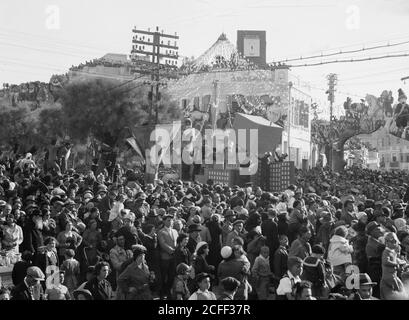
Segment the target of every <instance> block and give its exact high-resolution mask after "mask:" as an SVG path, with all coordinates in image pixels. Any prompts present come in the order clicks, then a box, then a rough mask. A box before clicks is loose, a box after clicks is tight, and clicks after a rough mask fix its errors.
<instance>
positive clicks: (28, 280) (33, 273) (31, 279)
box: [10, 267, 45, 301]
mask: <svg viewBox="0 0 409 320" xmlns="http://www.w3.org/2000/svg"><path fill="white" fill-rule="evenodd" d="M40 281H45V275H44V273H43V272H42V271H41V269H40V268H38V267H29V268H28V269H27V273H26V277H25V278H24V280H23V282H21V283H19V284H18V285H17V286H15V287H14V288H13V289H12V291H11V299H10V300H26V301H28V300H35V294H34V287H36V286H38V285H39V284H40Z"/></svg>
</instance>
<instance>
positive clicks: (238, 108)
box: [168, 34, 317, 169]
mask: <svg viewBox="0 0 409 320" xmlns="http://www.w3.org/2000/svg"><path fill="white" fill-rule="evenodd" d="M243 38H244V36H243ZM253 49H254V48H253ZM260 49H262V48H260ZM261 53H262V52H261V51H260V55H261V56H262V54H261ZM263 59H265V57H264V58H263ZM247 66H248V62H247V61H246V60H245V59H244V58H243V55H241V54H240V53H239V51H238V49H237V48H236V46H235V45H234V44H232V43H231V42H230V41H229V40H228V39H227V37H226V35H225V34H222V35H221V36H220V37H219V38H218V39H217V41H216V42H215V43H214V44H213V45H212V46H211V47H210V48H209V49H208V50H206V51H205V52H204V53H203V54H202V55H201V56H199V57H198V58H197V59H196V60H195V61H193V62H192V64H191V71H193V72H191V73H190V74H189V73H188V74H187V76H185V77H184V78H181V79H178V80H174V81H170V82H169V83H168V92H169V93H170V94H171V95H172V96H173V98H174V99H176V100H178V101H179V103H180V106H181V108H182V109H183V110H184V112H185V115H186V116H189V117H190V118H192V117H193V118H194V119H197V123H198V127H203V126H204V127H205V128H206V127H210V128H219V129H226V127H228V126H229V123H228V118H229V117H230V116H232V117H234V114H235V113H244V114H249V113H250V112H251V110H254V109H260V110H262V111H265V112H266V117H267V118H268V120H270V121H271V122H272V123H277V122H280V121H281V123H282V124H283V125H284V131H283V134H282V139H281V140H282V143H281V145H279V146H273V145H271V150H270V151H271V152H274V151H275V150H278V153H287V154H289V158H287V160H290V161H294V163H295V165H296V167H297V168H304V169H308V168H309V167H312V166H313V165H314V164H313V162H314V163H315V162H316V161H317V159H315V158H314V159H313V157H312V147H311V117H310V105H311V96H310V95H309V94H308V92H306V91H305V90H300V89H299V88H298V87H297V86H296V85H293V86H292V87H291V90H290V87H289V80H290V79H291V77H292V75H291V74H289V70H288V69H285V68H281V69H275V70H269V69H267V68H266V69H262V68H260V69H256V70H253V69H251V68H247ZM290 101H291V103H290ZM289 106H290V108H289ZM202 119H208V121H207V122H203V121H202ZM313 160H314V161H313Z"/></svg>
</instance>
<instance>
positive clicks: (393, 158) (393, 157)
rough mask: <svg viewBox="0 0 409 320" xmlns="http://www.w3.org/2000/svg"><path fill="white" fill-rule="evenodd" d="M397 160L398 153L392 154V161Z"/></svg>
mask: <svg viewBox="0 0 409 320" xmlns="http://www.w3.org/2000/svg"><path fill="white" fill-rule="evenodd" d="M396 161H397V159H396V154H393V155H392V162H396Z"/></svg>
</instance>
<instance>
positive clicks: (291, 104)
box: [287, 81, 293, 161]
mask: <svg viewBox="0 0 409 320" xmlns="http://www.w3.org/2000/svg"><path fill="white" fill-rule="evenodd" d="M292 87H293V83H292V82H291V81H290V82H289V83H288V120H287V122H288V131H287V145H288V153H287V155H288V161H291V139H290V137H291V135H290V133H291V117H292V112H291V109H292V107H293V103H292V97H291V89H292Z"/></svg>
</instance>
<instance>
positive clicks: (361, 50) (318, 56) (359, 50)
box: [275, 41, 409, 63]
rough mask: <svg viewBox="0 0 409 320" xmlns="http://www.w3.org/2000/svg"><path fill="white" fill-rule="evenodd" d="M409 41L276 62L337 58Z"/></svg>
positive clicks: (404, 42)
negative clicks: (341, 55)
mask: <svg viewBox="0 0 409 320" xmlns="http://www.w3.org/2000/svg"><path fill="white" fill-rule="evenodd" d="M408 43H409V41H403V42H398V43H394V44H389V43H388V44H386V45H380V46H374V47H369V48H365V47H364V48H362V49H358V50H347V51H342V50H341V51H339V52H335V53H327V54H320V55H314V56H308V57H300V58H294V59H285V60H279V61H275V62H276V63H277V62H279V63H283V62H289V61H299V60H307V59H315V58H323V57H331V56H336V55H340V54H348V53H357V52H364V51H369V50H375V49H381V48H389V47H396V46H400V45H403V44H408Z"/></svg>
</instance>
